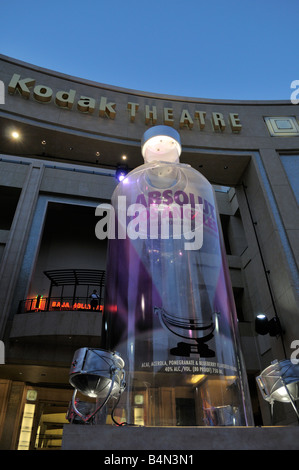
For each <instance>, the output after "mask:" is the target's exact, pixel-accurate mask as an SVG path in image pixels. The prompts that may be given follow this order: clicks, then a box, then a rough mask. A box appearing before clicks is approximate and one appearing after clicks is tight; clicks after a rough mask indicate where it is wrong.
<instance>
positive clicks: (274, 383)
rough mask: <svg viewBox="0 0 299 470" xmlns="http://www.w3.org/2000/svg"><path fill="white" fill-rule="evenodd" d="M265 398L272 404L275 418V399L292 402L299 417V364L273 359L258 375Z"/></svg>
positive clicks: (259, 384) (258, 382)
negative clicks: (297, 407)
mask: <svg viewBox="0 0 299 470" xmlns="http://www.w3.org/2000/svg"><path fill="white" fill-rule="evenodd" d="M256 381H257V384H258V386H259V389H260V392H261V394H262V396H263V398H264V400H266V401H268V402H269V403H270V405H271V415H272V418H273V405H274V401H278V402H282V403H291V404H292V406H293V408H294V411H295V413H296V415H297V418H298V419H299V414H298V411H297V409H296V406H295V401H296V400H298V399H299V365H298V364H297V365H296V364H292V362H291V361H289V360H285V361H277V360H275V361H273V362H272V363H271V365H270V366H269V367H267V368H266V369H265V370H263V371H262V372H261V374H260V375H259V376H258V377H256Z"/></svg>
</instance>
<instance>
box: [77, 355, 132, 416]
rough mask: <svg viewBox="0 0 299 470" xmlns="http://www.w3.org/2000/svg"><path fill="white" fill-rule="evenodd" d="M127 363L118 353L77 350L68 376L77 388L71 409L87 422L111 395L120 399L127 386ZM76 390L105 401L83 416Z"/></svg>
mask: <svg viewBox="0 0 299 470" xmlns="http://www.w3.org/2000/svg"><path fill="white" fill-rule="evenodd" d="M124 365H125V363H124V361H123V360H122V358H121V357H120V355H119V354H118V353H116V352H110V351H106V350H103V349H93V348H80V349H77V351H75V354H74V357H73V361H72V365H71V369H70V375H69V382H70V384H71V385H72V386H73V387H74V389H75V390H74V393H73V398H72V404H71V410H72V412H73V413H75V414H76V415H77V416H79V417H80V418H81V419H82V420H83V421H84V422H86V423H88V422H91V420H92V419H93V418H94V416H95V415H96V414H97V413H98V412H99V411H100V410H101V409H102V408H103V407H104V406H105V405H106V403H107V402H108V400H109V399H110V398H119V397H120V395H121V393H122V392H123V391H124V389H125V387H126V384H125V372H124ZM77 391H79V392H81V393H82V394H83V395H85V396H88V397H93V398H96V399H99V398H101V399H102V403H101V404H99V405H98V406H97V408H96V409H95V410H94V411H93V413H92V414H88V415H84V414H83V413H81V412H80V410H78V408H77V407H76V403H77V401H76V395H77Z"/></svg>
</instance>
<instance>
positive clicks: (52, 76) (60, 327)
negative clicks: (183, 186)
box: [0, 56, 299, 450]
mask: <svg viewBox="0 0 299 470" xmlns="http://www.w3.org/2000/svg"><path fill="white" fill-rule="evenodd" d="M0 80H1V83H2V85H3V86H2V91H3V93H2V95H3V96H2V97H1V96H0V103H1V104H0V207H1V212H0V333H1V336H0V339H1V351H0V353H1V355H0V448H1V449H7V450H8V449H14V450H15V449H28V450H34V449H36V450H38V449H60V448H71V447H72V445H74V448H75V447H76V446H77V447H78V448H80V446H81V448H84V446H85V448H87V446H88V445H91V444H90V443H91V442H92V439H93V438H92V433H93V432H97V431H95V429H97V428H101V429H103V426H104V428H105V429H106V430H107V431H106V433H107V435H108V436H110V434H109V433H110V432H111V430H113V429H115V426H113V422H112V420H111V417H110V415H107V419H106V421H105V423H103V422H101V423H100V426H86V425H83V426H80V425H75V424H74V423H73V422H71V420H70V419H69V415H70V413H69V409H70V402H71V400H72V396H73V387H72V386H71V384H70V382H69V371H70V366H71V363H72V359H73V356H74V353H75V351H77V350H78V349H80V348H100V347H101V346H100V344H101V337H102V336H103V326H102V317H103V314H104V307H105V306H104V299H105V287H106V279H107V276H106V272H107V268H108V267H109V266H108V265H109V260H108V258H107V244H108V240H107V239H105V238H103V239H99V238H98V237H97V236H96V233H95V227H96V224H97V222H98V220H99V217H98V216H97V214H96V208H97V207H98V206H99V205H100V204H110V201H111V197H112V194H113V192H114V190H115V188H116V186H117V184H118V181H117V178H116V176H117V172H118V170H119V169H122V168H123V169H125V170H126V171H129V172H130V171H132V170H134V169H136V168H137V167H138V166H140V165H142V164H143V157H142V153H141V140H142V136H143V135H144V133H145V132H146V131H147V130H148V129H150V128H152V127H153V126H168V127H169V128H171V129H174V130H176V131H177V132H178V133H179V135H180V139H181V148H182V151H181V155H180V162H181V163H182V164H186V165H190V166H191V168H194V169H195V170H197V171H199V172H200V173H201V174H202V175H203V176H204V177H205V178H206V179H207V180H208V181H209V182H210V183H211V184H212V185H213V188H214V190H215V195H216V200H217V206H218V211H219V215H220V221H221V226H222V232H223V238H224V242H225V252H226V258H227V263H228V266H229V274H230V280H231V284H232V290H233V295H234V301H235V305H236V312H237V320H238V321H237V325H238V333H239V336H240V344H241V348H242V354H243V358H244V363H245V367H246V376H247V381H248V388H249V393H250V402H251V403H250V406H251V408H252V415H253V425H252V426H250V427H251V428H252V427H254V428H256V429H260V430H261V432H262V431H263V429H269V432H270V431H271V432H272V431H273V432H274V431H275V430H276V429H282V430H283V431H284V432H285V433H286V432H288V430H290V429H292V430H293V431H294V430H295V431H296V429H297V427H296V426H298V417H297V416H296V409H295V408H296V399H297V397H296V396H293V398H294V400H293V401H290V400H289V401H287V400H286V401H285V402H282V401H279V400H275V403H273V402H272V401H271V400H269V399H268V401H267V398H269V395H268V392H269V390H263V389H262V388H261V387H260V386H259V383H258V381H257V377H258V376H260V375H261V372H262V371H263V370H265V369H267V368H268V367H269V366H271V364H273V361H284V360H288V361H290V360H291V364H292V365H294V364H295V365H296V360H297V359H299V301H298V300H299V273H298V260H299V211H298V198H299V189H298V188H299V184H298V182H299V108H298V106H296V105H294V104H292V103H291V101H223V100H208V99H200V98H189V97H180V96H169V95H161V94H153V93H149V92H142V91H136V90H128V89H123V88H119V87H113V86H109V85H103V84H99V83H95V82H92V81H89V80H85V79H80V78H76V77H71V76H68V75H64V74H61V73H57V72H54V71H51V70H46V69H42V68H40V67H37V66H33V65H31V64H27V63H24V62H21V61H18V60H15V59H11V58H9V57H6V56H0ZM119 256H121V254H119ZM94 290H97V293H98V295H99V299H98V304H97V306H96V308H95V309H92V308H91V301H90V294H91V293H92V292H93V291H94ZM116 308H117V307H116ZM261 314H263V315H264V320H265V321H264V322H263V321H261V324H259V323H258V319H257V317H258V315H259V316H261ZM265 322H266V324H263V323H265ZM264 326H266V330H263V329H262V328H264ZM207 361H208V359H207ZM209 361H210V365H211V362H212V360H209ZM297 362H298V361H297ZM197 374H198V372H197ZM190 377H191V379H192V380H193V379H194V387H193V389H192V390H190V388H189V389H188V393H187V392H186V391H185V390H184V387H177V388H176V389H172V388H171V387H167V385H165V387H164V388H161V389H160V390H159V392H157V393H156V392H155V390H154V389H153V388H151V387H143V388H142V387H141V388H139V389H138V387H136V390H135V391H134V393H136V396H135V401H134V418H135V424H138V425H140V428H138V429H139V430H140V434H139V435H140V436H143V437H142V439H143V441H144V440H146V442H145V443H144V444H143V445H144V446H145V447H141V444H136V439H138V437H136V434H134V436H135V437H132V439H134V442H133V443H131V446H133V447H131V448H132V449H134V448H135V447H134V445H139V447H138V448H145V449H146V448H147V447H146V445H148V446H150V442H151V440H150V439H151V435H150V434H148V435H146V434H144V435H143V434H142V433H143V432H147V430H149V431H148V432H150V430H151V429H152V427H155V430H158V431H159V429H162V431H161V432H163V427H161V428H160V424H159V423H160V421H159V419H162V418H161V416H162V415H163V416H164V418H165V422H163V423H166V425H167V423H168V422H170V421H167V420H174V421H172V422H175V423H176V426H175V427H173V428H172V432H174V433H175V434H173V436H174V437H173V441H174V443H173V445H176V446H177V447H176V448H180V445H182V444H180V443H181V437H182V436H184V435H185V434H184V433H186V432H194V433H196V432H197V431H198V432H199V433H203V432H210V430H211V428H213V427H214V424H215V423H216V422H215V421H214V422H213V420H211V421H209V422H207V420H206V419H205V418H204V417H203V410H202V409H201V407H200V406H199V404H198V403H199V402H198V401H197V397H198V395H200V394H201V393H202V390H203V389H204V382H205V379H204V374H203V375H202V376H200V378H199V375H196V374H193V375H191V376H190ZM196 378H198V380H197V382H196V380H195V379H196ZM298 382H299V377H298V380H297V379H294V383H295V385H296V387H297V388H298V385H297V383H298ZM215 383H216V381H215ZM201 389H202V390H201ZM158 393H159V397H160V398H159V399H160V401H159V403H160V405H159V406H158V405H156V410H155V416H154V414H153V413H149V412H147V406H148V403H149V402H150V400H152V399H154V398H153V397H156V396H157V394H158ZM215 393H216V392H215ZM269 393H270V392H269ZM85 398H86V397H85ZM205 399H206V400H208V398H207V396H206V395H205ZM89 402H92V399H89V398H86V403H87V404H88V403H89ZM157 403H158V402H157ZM294 403H295V408H294ZM161 404H162V405H161ZM292 405H293V406H292ZM225 406H227V407H229V406H232V403H230V402H229V401H228V402H227V403H225ZM190 413H191V414H193V415H196V416H197V426H198V427H197V428H196V429H194V427H192V426H191V428H190V422H189V416H190ZM158 417H160V418H158ZM118 418H119V419H122V418H123V416H121V415H119V416H118ZM125 418H126V419H128V417H125ZM164 418H163V419H164ZM161 422H162V421H161ZM79 424H80V423H79ZM216 424H217V423H216ZM223 424H224V425H225V424H228V426H227V429H225V430H226V431H227V432H229V430H230V429H231V427H232V426H231V423H230V422H222V426H221V429H220V430H221V431H223V427H224V426H223ZM163 426H164V424H163ZM216 427H217V426H216ZM74 429H75V431H74ZM117 430H118V432H120V431H121V432H122V433H130V432H135V433H136V427H135V428H131V429H129V427H126V429H119V428H117ZM72 432H73V433H74V432H75V434H72ZM155 432H156V431H155ZM170 432H171V431H170ZM68 433H69V440H68V439H67V437H68ZM76 433H77V434H76ZM78 433H79V434H78ZM180 433H181V434H180ZM70 436H72V437H70ZM76 436H77V441H76ZM78 436H79V437H78ZM127 436H129V434H127ZM170 436H171V434H170ZM194 436H196V434H194ZM126 438H127V437H126ZM64 439H66V440H65V443H64ZM117 439H118V444H117V445H118V447H117V446H116V447H114V448H115V449H117V448H121V445H122V444H121V442H120V441H121V440H122V438H119V437H118V438H117ZM119 439H120V440H119ZM194 440H195V441H194ZM87 441H88V442H87ZM297 441H298V439H297ZM70 442H72V443H73V444H70ZM97 442H99V439H98V441H97ZM194 442H195V443H194ZM280 442H282V441H281V440H280ZM190 443H191V444H192V445H194V446H195V447H194V448H195V449H196V448H200V443H199V442H198V443H197V444H196V437H195V438H194V439H193V438H192V439H191V440H190V441H189V444H190ZM191 444H190V445H191ZM129 445H130V444H128V443H126V447H125V448H126V449H129V448H130V447H129ZM161 445H162V444H161ZM165 445H167V442H166V441H165V440H164V446H165ZM196 446H197V447H196ZM111 448H112V447H111ZM152 448H154V447H152ZM156 448H158V447H156ZM160 448H163V447H160ZM169 448H172V449H173V448H175V447H169ZM297 448H298V447H297Z"/></svg>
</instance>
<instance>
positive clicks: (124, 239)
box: [102, 126, 251, 426]
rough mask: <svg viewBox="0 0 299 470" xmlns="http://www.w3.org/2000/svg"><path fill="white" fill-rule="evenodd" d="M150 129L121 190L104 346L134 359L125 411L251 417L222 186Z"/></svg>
mask: <svg viewBox="0 0 299 470" xmlns="http://www.w3.org/2000/svg"><path fill="white" fill-rule="evenodd" d="M180 152H181V146H180V137H179V135H178V133H177V132H176V131H175V130H174V129H173V128H170V127H167V126H156V127H152V128H150V129H149V130H148V131H147V132H146V133H145V134H144V137H143V140H142V153H143V157H144V161H145V163H144V165H141V166H140V167H138V168H136V169H135V170H133V171H131V172H130V173H129V174H128V175H127V176H126V177H125V178H124V179H123V181H122V182H121V183H119V185H118V186H117V188H116V189H115V191H114V194H113V197H112V207H111V211H110V213H111V218H110V232H109V245H108V246H109V248H108V260H107V283H106V298H105V311H104V316H103V331H102V334H103V336H102V341H103V342H102V347H104V348H106V349H109V350H116V351H117V352H119V353H120V354H121V356H122V358H123V359H124V361H125V371H126V382H127V388H126V391H125V392H124V393H123V395H122V398H121V400H120V403H119V404H118V410H117V412H118V415H119V416H121V417H122V419H125V421H126V422H127V423H132V424H142V425H157V426H176V425H198V426H204V425H208V426H214V425H221V426H222V425H239V426H240V425H248V424H250V423H251V412H250V405H249V402H250V399H249V396H248V392H247V385H246V374H245V373H244V366H243V362H242V358H241V352H240V347H239V342H238V335H237V325H236V312H235V305H234V299H233V295H232V288H231V284H230V278H229V271H228V267H227V264H226V256H225V251H224V245H223V240H222V232H221V227H220V222H219V216H218V212H217V207H216V200H215V195H214V190H213V187H212V186H211V184H210V183H209V182H208V181H207V180H206V178H204V177H203V176H202V175H201V174H200V173H199V172H197V171H196V170H195V169H193V168H192V167H191V166H189V165H185V164H181V163H179V156H180Z"/></svg>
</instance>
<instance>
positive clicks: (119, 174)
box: [115, 164, 129, 182]
mask: <svg viewBox="0 0 299 470" xmlns="http://www.w3.org/2000/svg"><path fill="white" fill-rule="evenodd" d="M128 173H129V170H128V166H127V165H120V164H119V165H117V168H116V172H115V178H116V179H117V180H118V181H119V182H120V181H122V180H123V179H124V178H125V177H126V176H127V174H128Z"/></svg>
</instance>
